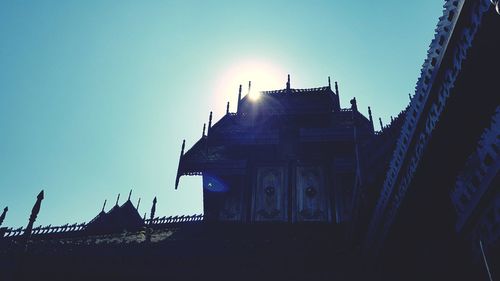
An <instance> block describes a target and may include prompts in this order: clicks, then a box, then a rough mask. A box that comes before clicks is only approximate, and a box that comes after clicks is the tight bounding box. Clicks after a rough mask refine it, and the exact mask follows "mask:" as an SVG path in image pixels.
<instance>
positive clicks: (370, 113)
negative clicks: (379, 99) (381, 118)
mask: <svg viewBox="0 0 500 281" xmlns="http://www.w3.org/2000/svg"><path fill="white" fill-rule="evenodd" d="M368 117H369V118H370V123H372V126H373V118H372V109H371V108H370V107H368Z"/></svg>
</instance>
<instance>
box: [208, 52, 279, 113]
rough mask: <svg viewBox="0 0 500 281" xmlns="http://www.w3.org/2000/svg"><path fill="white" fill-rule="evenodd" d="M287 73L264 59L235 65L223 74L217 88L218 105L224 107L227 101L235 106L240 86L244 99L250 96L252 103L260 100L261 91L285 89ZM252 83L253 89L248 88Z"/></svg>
mask: <svg viewBox="0 0 500 281" xmlns="http://www.w3.org/2000/svg"><path fill="white" fill-rule="evenodd" d="M286 75H287V73H286V72H285V71H283V70H282V69H280V68H279V67H278V66H276V65H274V64H272V62H270V61H266V60H263V59H247V60H242V61H238V62H235V63H233V64H232V65H229V66H228V67H226V68H225V70H224V71H223V72H222V73H221V76H219V77H220V78H219V79H218V81H217V84H216V87H215V95H216V101H217V105H219V104H220V105H221V107H223V106H224V104H225V103H226V102H227V101H230V102H231V104H232V105H233V106H232V107H231V108H232V111H234V110H235V104H236V100H237V97H238V86H239V85H240V84H241V85H242V86H243V87H242V93H241V96H242V98H243V97H244V96H246V95H248V98H249V99H250V100H252V101H257V100H259V98H260V92H261V91H267V90H277V89H283V88H285V84H286ZM248 81H251V82H252V83H251V87H250V88H249V87H248Z"/></svg>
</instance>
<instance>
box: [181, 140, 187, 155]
mask: <svg viewBox="0 0 500 281" xmlns="http://www.w3.org/2000/svg"><path fill="white" fill-rule="evenodd" d="M184 148H186V140H182V147H181V157H182V155H184Z"/></svg>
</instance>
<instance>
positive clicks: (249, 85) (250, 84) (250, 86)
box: [247, 81, 252, 96]
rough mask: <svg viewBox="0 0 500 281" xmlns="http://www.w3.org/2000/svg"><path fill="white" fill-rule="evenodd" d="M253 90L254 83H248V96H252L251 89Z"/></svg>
mask: <svg viewBox="0 0 500 281" xmlns="http://www.w3.org/2000/svg"><path fill="white" fill-rule="evenodd" d="M251 88H252V81H248V93H247V96H250V89H251Z"/></svg>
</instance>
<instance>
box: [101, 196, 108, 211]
mask: <svg viewBox="0 0 500 281" xmlns="http://www.w3.org/2000/svg"><path fill="white" fill-rule="evenodd" d="M107 201H108V199H104V204H102V210H101V212H104V208H105V207H106V202H107Z"/></svg>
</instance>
